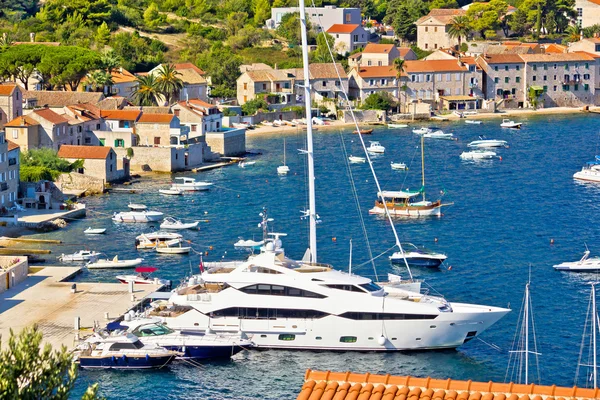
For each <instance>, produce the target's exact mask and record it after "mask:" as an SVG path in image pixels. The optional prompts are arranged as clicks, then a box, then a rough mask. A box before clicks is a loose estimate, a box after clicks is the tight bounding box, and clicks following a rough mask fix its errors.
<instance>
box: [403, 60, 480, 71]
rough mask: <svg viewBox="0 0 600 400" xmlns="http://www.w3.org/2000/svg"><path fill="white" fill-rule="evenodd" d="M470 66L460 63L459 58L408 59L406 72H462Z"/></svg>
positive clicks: (405, 63)
mask: <svg viewBox="0 0 600 400" xmlns="http://www.w3.org/2000/svg"><path fill="white" fill-rule="evenodd" d="M468 69H469V68H468V67H466V66H464V65H460V64H459V63H458V60H407V61H405V62H404V72H406V73H417V72H460V71H467V70H468Z"/></svg>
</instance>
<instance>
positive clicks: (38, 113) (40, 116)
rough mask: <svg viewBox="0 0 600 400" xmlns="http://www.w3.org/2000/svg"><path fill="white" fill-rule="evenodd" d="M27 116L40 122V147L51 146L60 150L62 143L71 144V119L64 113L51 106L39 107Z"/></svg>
mask: <svg viewBox="0 0 600 400" xmlns="http://www.w3.org/2000/svg"><path fill="white" fill-rule="evenodd" d="M27 116H28V117H30V118H32V119H34V120H36V121H37V122H38V123H39V124H40V126H39V127H38V133H39V140H38V141H37V142H38V147H50V148H53V149H54V150H58V148H59V147H60V146H61V145H63V144H70V143H71V140H73V137H72V136H70V135H69V120H68V119H67V118H66V117H65V116H64V115H61V114H58V113H56V112H54V111H52V110H51V109H49V108H39V109H37V110H33V111H32V112H30V113H29V114H27Z"/></svg>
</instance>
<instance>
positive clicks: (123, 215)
mask: <svg viewBox="0 0 600 400" xmlns="http://www.w3.org/2000/svg"><path fill="white" fill-rule="evenodd" d="M163 215H164V214H163V213H161V212H159V211H125V212H119V213H114V214H113V217H112V220H113V221H115V222H140V223H142V222H156V221H160V220H161V219H162V218H163Z"/></svg>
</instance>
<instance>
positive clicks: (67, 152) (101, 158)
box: [58, 145, 125, 182]
mask: <svg viewBox="0 0 600 400" xmlns="http://www.w3.org/2000/svg"><path fill="white" fill-rule="evenodd" d="M58 157H60V158H63V159H65V160H67V161H69V162H70V163H73V162H75V161H77V160H83V168H81V169H80V170H79V171H77V172H79V173H80V174H83V175H87V176H91V177H94V178H97V179H102V180H104V181H105V182H114V181H117V180H121V179H123V178H125V171H124V170H123V169H119V168H118V162H117V154H116V153H115V151H114V150H113V149H112V148H111V147H108V146H71V145H63V146H61V147H60V149H59V150H58Z"/></svg>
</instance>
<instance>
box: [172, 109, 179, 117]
mask: <svg viewBox="0 0 600 400" xmlns="http://www.w3.org/2000/svg"><path fill="white" fill-rule="evenodd" d="M173 114H175V116H176V117H179V114H181V110H173Z"/></svg>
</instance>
